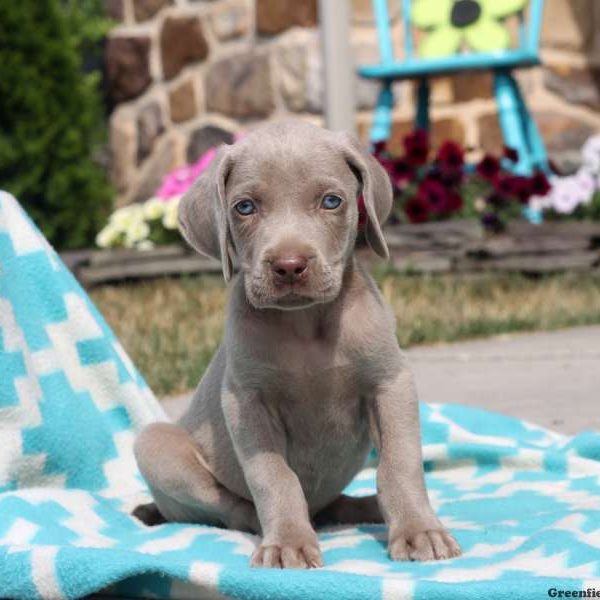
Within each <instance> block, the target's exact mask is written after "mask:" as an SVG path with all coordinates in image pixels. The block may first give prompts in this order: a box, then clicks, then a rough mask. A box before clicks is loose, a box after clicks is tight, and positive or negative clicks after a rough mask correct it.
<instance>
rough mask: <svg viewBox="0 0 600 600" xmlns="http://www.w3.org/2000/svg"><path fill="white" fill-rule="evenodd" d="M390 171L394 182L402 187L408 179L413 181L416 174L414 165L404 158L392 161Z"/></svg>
mask: <svg viewBox="0 0 600 600" xmlns="http://www.w3.org/2000/svg"><path fill="white" fill-rule="evenodd" d="M388 173H389V175H390V178H391V180H392V182H393V184H394V185H395V186H396V187H398V188H401V187H402V184H404V183H406V182H407V181H412V179H413V178H414V176H415V170H414V167H412V166H411V165H410V163H409V162H408V161H406V160H404V159H403V158H399V159H396V160H394V161H392V163H391V165H390V169H389V171H388Z"/></svg>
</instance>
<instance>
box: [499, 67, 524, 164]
mask: <svg viewBox="0 0 600 600" xmlns="http://www.w3.org/2000/svg"><path fill="white" fill-rule="evenodd" d="M494 92H495V95H496V103H497V105H498V119H499V121H500V128H501V129H502V137H503V138H504V143H505V144H506V145H507V146H508V147H509V148H514V149H515V150H517V152H518V153H519V161H518V162H517V164H516V165H514V166H513V169H512V170H513V171H514V172H515V173H518V174H520V175H527V174H529V173H531V171H532V166H533V165H532V162H531V155H530V151H529V147H528V144H527V135H526V130H525V124H524V122H523V119H522V116H523V115H522V111H521V106H520V102H519V92H518V88H517V84H516V82H515V80H514V79H513V77H512V75H511V74H510V73H509V72H508V71H502V70H500V71H495V73H494Z"/></svg>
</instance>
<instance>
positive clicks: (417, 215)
mask: <svg viewBox="0 0 600 600" xmlns="http://www.w3.org/2000/svg"><path fill="white" fill-rule="evenodd" d="M404 212H406V216H407V217H408V219H409V221H410V222H411V223H424V222H425V221H427V219H428V218H429V206H428V204H427V202H426V201H425V200H424V199H423V198H421V197H420V196H413V197H412V198H410V199H409V200H408V201H407V203H406V204H405V205H404Z"/></svg>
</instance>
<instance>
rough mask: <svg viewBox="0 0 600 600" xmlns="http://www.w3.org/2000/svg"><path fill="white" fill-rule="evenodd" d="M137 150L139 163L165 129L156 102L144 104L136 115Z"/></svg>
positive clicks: (150, 151)
mask: <svg viewBox="0 0 600 600" xmlns="http://www.w3.org/2000/svg"><path fill="white" fill-rule="evenodd" d="M136 123H137V132H138V151H137V161H138V164H140V163H141V162H142V161H143V160H144V159H146V158H147V157H148V156H150V154H152V149H153V147H154V142H155V141H156V138H158V136H160V134H161V133H162V132H163V131H164V130H165V122H164V118H163V114H162V110H161V108H160V105H159V104H158V102H151V103H149V104H147V105H146V106H144V108H142V110H141V111H140V112H139V114H138V117H137V121H136Z"/></svg>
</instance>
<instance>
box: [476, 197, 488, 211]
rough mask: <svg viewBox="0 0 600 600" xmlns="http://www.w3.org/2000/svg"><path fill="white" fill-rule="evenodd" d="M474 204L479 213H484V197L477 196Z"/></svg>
mask: <svg viewBox="0 0 600 600" xmlns="http://www.w3.org/2000/svg"><path fill="white" fill-rule="evenodd" d="M473 206H474V207H475V210H476V211H477V212H478V213H482V212H483V211H484V210H485V200H484V199H483V198H477V200H475V202H474V204H473Z"/></svg>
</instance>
